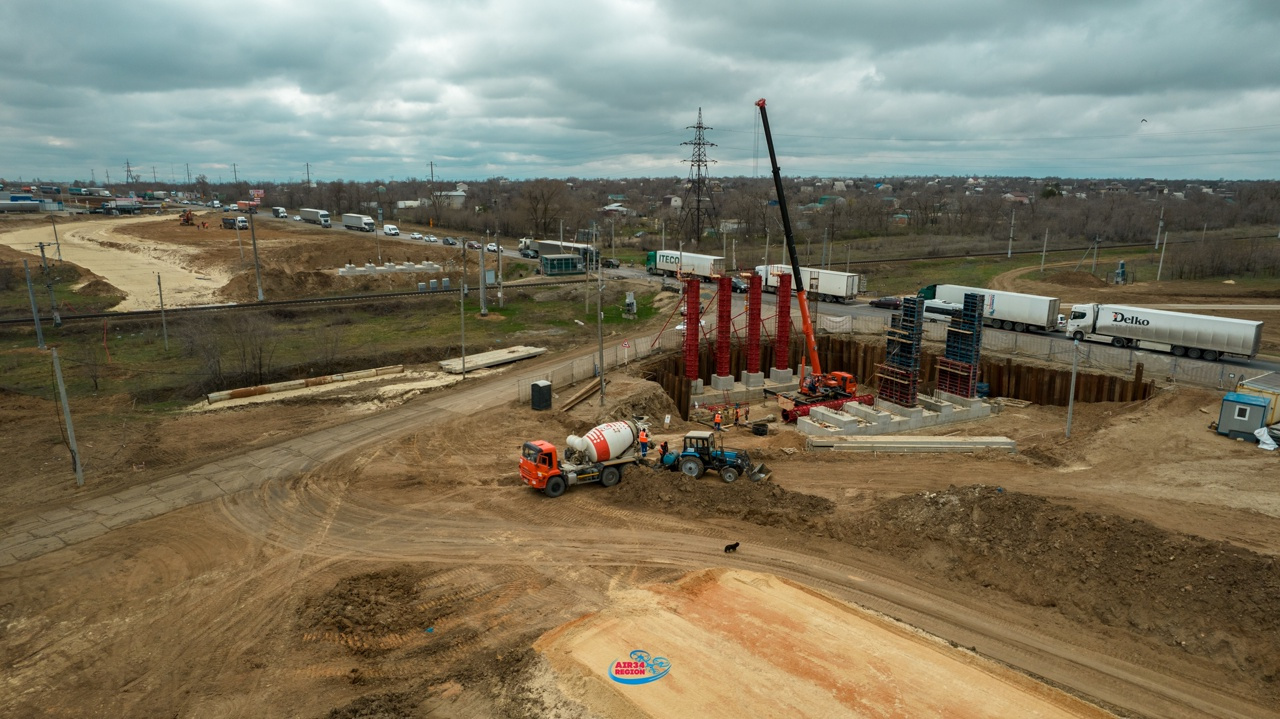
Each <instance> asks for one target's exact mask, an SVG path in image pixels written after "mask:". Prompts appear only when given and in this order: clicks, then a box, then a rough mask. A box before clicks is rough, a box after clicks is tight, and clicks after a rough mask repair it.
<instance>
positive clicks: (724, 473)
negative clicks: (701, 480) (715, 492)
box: [720, 467, 738, 482]
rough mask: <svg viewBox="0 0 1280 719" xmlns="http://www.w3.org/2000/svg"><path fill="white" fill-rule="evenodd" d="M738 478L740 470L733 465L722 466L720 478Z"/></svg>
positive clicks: (729, 479) (732, 479)
mask: <svg viewBox="0 0 1280 719" xmlns="http://www.w3.org/2000/svg"><path fill="white" fill-rule="evenodd" d="M737 478H738V470H736V469H734V468H733V467H721V468H720V479H723V480H724V481H725V482H733V481H734V480H736V479H737Z"/></svg>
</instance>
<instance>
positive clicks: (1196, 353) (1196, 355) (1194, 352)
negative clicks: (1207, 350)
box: [1187, 347, 1201, 359]
mask: <svg viewBox="0 0 1280 719" xmlns="http://www.w3.org/2000/svg"><path fill="white" fill-rule="evenodd" d="M1200 355H1201V352H1200V350H1199V349H1197V348H1195V347H1192V348H1190V349H1188V350H1187V356H1188V357H1190V358H1191V359H1200Z"/></svg>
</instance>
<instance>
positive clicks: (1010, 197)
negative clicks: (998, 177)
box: [1000, 192, 1031, 205]
mask: <svg viewBox="0 0 1280 719" xmlns="http://www.w3.org/2000/svg"><path fill="white" fill-rule="evenodd" d="M1000 199H1002V200H1004V201H1005V202H1016V203H1019V204H1022V205H1030V204H1031V196H1030V195H1028V194H1027V193H1025V192H1006V193H1004V194H1003V195H1001V196H1000Z"/></svg>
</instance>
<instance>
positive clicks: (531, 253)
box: [520, 249, 538, 260]
mask: <svg viewBox="0 0 1280 719" xmlns="http://www.w3.org/2000/svg"><path fill="white" fill-rule="evenodd" d="M520 256H521V257H524V258H526V259H530V260H536V259H538V251H537V250H530V249H523V250H520Z"/></svg>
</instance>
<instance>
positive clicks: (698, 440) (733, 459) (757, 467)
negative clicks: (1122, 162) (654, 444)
mask: <svg viewBox="0 0 1280 719" xmlns="http://www.w3.org/2000/svg"><path fill="white" fill-rule="evenodd" d="M662 463H663V466H665V467H667V468H668V469H675V470H678V471H679V472H680V473H681V474H684V475H687V476H690V477H693V478H694V479H697V478H699V477H701V476H702V475H704V474H706V472H707V470H711V471H713V472H716V473H718V474H719V475H720V479H723V480H724V481H726V482H733V481H736V480H737V479H738V477H747V478H748V479H750V480H751V481H752V482H759V481H760V480H762V479H765V478H767V477H768V476H769V475H770V474H772V472H770V471H769V468H768V467H766V466H765V465H764V462H760V463H758V464H753V463H752V462H751V456H750V455H748V454H747V452H746V450H742V449H726V448H725V446H724V441H723V440H722V439H720V435H719V433H717V432H707V431H698V432H690V433H688V434H686V435H685V436H684V447H683V448H682V449H681V450H680V453H679V454H675V453H671V454H668V455H666V456H664V457H663V458H662Z"/></svg>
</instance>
